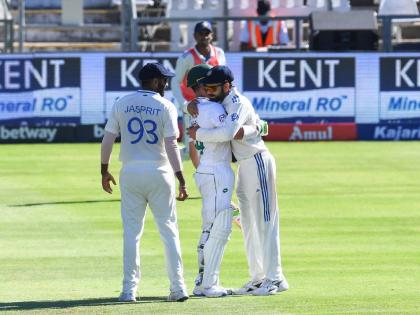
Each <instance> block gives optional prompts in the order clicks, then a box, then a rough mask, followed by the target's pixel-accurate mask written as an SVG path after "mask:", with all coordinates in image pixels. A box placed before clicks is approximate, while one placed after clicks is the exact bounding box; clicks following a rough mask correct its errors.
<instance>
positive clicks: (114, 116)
mask: <svg viewBox="0 0 420 315" xmlns="http://www.w3.org/2000/svg"><path fill="white" fill-rule="evenodd" d="M140 104H147V106H146V105H140ZM177 119H178V113H177V110H176V108H175V106H174V105H173V104H172V103H171V102H170V101H168V100H167V99H165V98H163V97H162V96H160V95H159V94H158V93H156V92H153V91H143V90H139V91H137V92H136V93H132V94H129V95H127V96H124V97H123V98H121V99H119V100H118V101H117V102H116V103H115V104H114V107H113V109H112V112H111V114H110V116H109V119H108V122H107V124H106V127H105V130H106V131H109V132H112V133H114V134H121V139H122V141H121V149H120V160H121V162H123V163H126V162H129V161H154V162H157V163H159V162H161V163H165V162H166V161H167V158H166V151H165V146H164V142H163V141H159V140H162V139H164V138H166V137H171V136H176V137H178V136H179V130H178V122H177ZM151 144H153V145H151Z"/></svg>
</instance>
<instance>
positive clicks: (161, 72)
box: [139, 62, 175, 81]
mask: <svg viewBox="0 0 420 315" xmlns="http://www.w3.org/2000/svg"><path fill="white" fill-rule="evenodd" d="M174 76H175V73H173V72H171V71H169V70H168V69H166V68H165V67H164V66H163V65H162V64H161V63H158V62H154V63H147V64H146V65H144V66H143V68H141V69H140V71H139V79H140V81H143V80H150V79H154V78H162V77H164V78H169V77H174Z"/></svg>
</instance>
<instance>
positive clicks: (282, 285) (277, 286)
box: [252, 278, 289, 295]
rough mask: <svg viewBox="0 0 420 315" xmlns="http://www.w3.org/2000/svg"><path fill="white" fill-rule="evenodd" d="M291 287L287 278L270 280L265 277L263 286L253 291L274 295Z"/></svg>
mask: <svg viewBox="0 0 420 315" xmlns="http://www.w3.org/2000/svg"><path fill="white" fill-rule="evenodd" d="M288 289H289V283H288V282H287V280H286V278H283V280H274V281H272V280H269V279H265V280H264V282H263V283H262V284H261V286H260V287H259V288H258V289H256V290H254V291H252V294H253V295H272V294H276V293H279V292H283V291H286V290H288Z"/></svg>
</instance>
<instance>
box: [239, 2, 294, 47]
mask: <svg viewBox="0 0 420 315" xmlns="http://www.w3.org/2000/svg"><path fill="white" fill-rule="evenodd" d="M270 10H271V4H270V1H268V0H259V1H258V4H257V14H258V16H261V17H263V16H269V15H270ZM288 43H289V35H288V33H287V26H286V23H285V22H284V21H280V20H276V21H272V20H269V19H262V20H259V21H247V22H246V23H245V24H244V27H243V29H242V33H241V51H250V50H256V49H257V48H261V47H267V46H271V45H274V46H278V45H282V46H283V45H287V44H288Z"/></svg>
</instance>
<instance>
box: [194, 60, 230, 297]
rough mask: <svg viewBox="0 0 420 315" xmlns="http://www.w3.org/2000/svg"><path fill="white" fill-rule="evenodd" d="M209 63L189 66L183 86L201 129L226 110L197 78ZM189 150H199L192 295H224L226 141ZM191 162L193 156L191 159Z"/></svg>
mask: <svg viewBox="0 0 420 315" xmlns="http://www.w3.org/2000/svg"><path fill="white" fill-rule="evenodd" d="M209 69H211V67H210V66H209V65H206V64H202V65H197V66H194V67H193V68H191V70H190V71H189V73H188V77H187V85H188V87H190V88H192V90H193V91H194V94H195V95H196V96H197V98H196V101H197V107H198V109H199V113H200V114H199V115H197V116H196V117H195V118H194V119H193V120H192V123H193V124H198V125H199V126H203V127H204V128H217V127H220V126H222V125H223V124H224V121H225V118H226V112H225V109H224V108H223V106H222V105H221V104H219V103H215V102H211V101H209V100H208V99H207V98H203V97H200V96H204V95H205V91H204V89H203V87H202V86H201V85H200V84H198V82H197V81H198V80H199V79H201V78H203V77H204V76H205V74H206V73H207V71H208V70H209ZM191 149H192V150H193V151H190V154H191V153H192V152H197V151H198V152H199V158H198V161H197V163H198V165H197V170H196V173H195V174H194V178H195V181H196V184H197V187H198V189H199V191H200V194H201V196H202V209H201V216H202V233H201V237H200V240H199V242H198V246H197V252H198V265H199V273H198V276H197V278H196V280H195V288H194V291H193V294H194V295H196V296H203V295H205V296H207V297H220V296H225V295H227V294H228V292H227V290H226V289H225V288H223V287H221V286H220V285H219V274H220V264H221V262H222V258H223V253H224V248H225V245H226V243H227V241H228V240H229V236H230V233H231V231H232V215H233V212H232V208H231V206H230V203H231V199H232V193H233V188H234V185H235V176H234V173H233V170H232V168H231V167H230V162H231V158H232V150H231V147H230V142H229V141H226V142H198V141H196V142H195V148H191ZM192 160H193V161H194V158H192Z"/></svg>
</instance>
